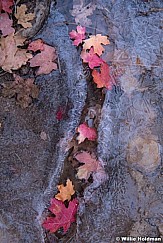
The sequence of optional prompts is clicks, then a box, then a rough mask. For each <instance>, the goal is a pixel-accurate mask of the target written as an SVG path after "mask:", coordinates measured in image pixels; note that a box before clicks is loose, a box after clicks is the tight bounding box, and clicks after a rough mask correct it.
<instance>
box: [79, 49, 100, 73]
mask: <svg viewBox="0 0 163 243" xmlns="http://www.w3.org/2000/svg"><path fill="white" fill-rule="evenodd" d="M80 56H81V58H82V59H83V62H86V63H88V65H89V67H90V68H91V69H93V68H94V67H98V66H100V64H101V63H103V60H102V59H101V58H100V57H98V55H97V54H95V53H94V49H93V47H91V49H90V51H89V52H87V51H85V50H83V51H82V53H81V55H80Z"/></svg>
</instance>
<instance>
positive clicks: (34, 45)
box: [28, 39, 44, 52]
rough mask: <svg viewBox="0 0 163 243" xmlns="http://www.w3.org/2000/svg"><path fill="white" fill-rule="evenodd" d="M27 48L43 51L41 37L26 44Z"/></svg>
mask: <svg viewBox="0 0 163 243" xmlns="http://www.w3.org/2000/svg"><path fill="white" fill-rule="evenodd" d="M28 50H29V51H34V52H36V51H43V50H44V42H43V40H41V39H38V40H35V41H32V42H31V43H30V44H29V45H28Z"/></svg>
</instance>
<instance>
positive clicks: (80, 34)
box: [69, 26, 85, 46]
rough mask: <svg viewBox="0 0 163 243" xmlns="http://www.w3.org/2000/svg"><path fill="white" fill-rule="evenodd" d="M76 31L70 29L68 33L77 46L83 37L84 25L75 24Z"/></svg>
mask: <svg viewBox="0 0 163 243" xmlns="http://www.w3.org/2000/svg"><path fill="white" fill-rule="evenodd" d="M76 29H77V31H75V30H72V31H71V32H70V33H69V36H70V38H71V39H73V40H74V41H73V44H74V46H78V45H79V44H80V43H82V42H83V40H84V39H85V27H82V26H77V28H76Z"/></svg>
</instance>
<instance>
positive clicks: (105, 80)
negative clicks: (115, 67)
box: [92, 62, 115, 90]
mask: <svg viewBox="0 0 163 243" xmlns="http://www.w3.org/2000/svg"><path fill="white" fill-rule="evenodd" d="M92 76H93V81H94V82H95V83H96V84H97V88H102V87H106V88H107V89H110V90H111V89H112V86H113V84H115V81H114V80H113V79H112V77H111V75H110V70H109V66H108V64H107V63H105V62H103V63H102V64H101V67H100V73H99V72H98V71H97V70H95V69H94V70H93V72H92Z"/></svg>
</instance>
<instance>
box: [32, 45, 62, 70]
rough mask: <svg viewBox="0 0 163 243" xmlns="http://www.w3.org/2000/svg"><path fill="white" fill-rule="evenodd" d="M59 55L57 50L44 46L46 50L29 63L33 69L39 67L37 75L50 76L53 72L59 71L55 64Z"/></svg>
mask: <svg viewBox="0 0 163 243" xmlns="http://www.w3.org/2000/svg"><path fill="white" fill-rule="evenodd" d="M56 58H57V55H56V52H55V48H54V47H52V46H48V45H46V44H44V50H43V51H41V53H39V54H37V55H36V56H34V57H33V58H32V59H31V60H30V61H29V62H30V66H31V67H39V69H38V71H37V72H36V74H37V75H40V74H48V73H50V72H51V71H52V70H56V69H57V64H56V63H54V61H55V60H56Z"/></svg>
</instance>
